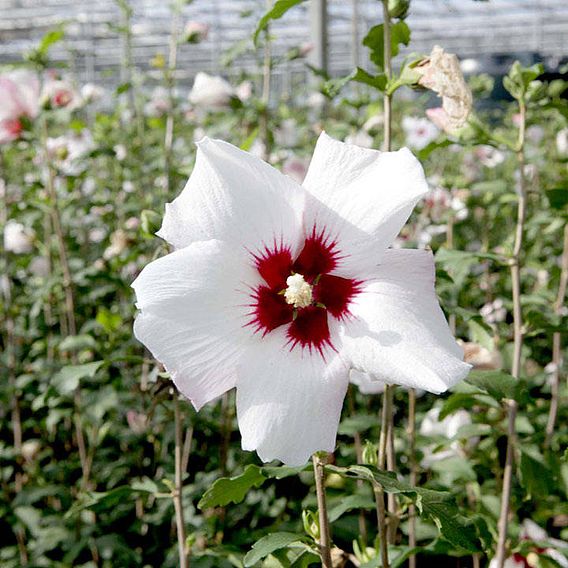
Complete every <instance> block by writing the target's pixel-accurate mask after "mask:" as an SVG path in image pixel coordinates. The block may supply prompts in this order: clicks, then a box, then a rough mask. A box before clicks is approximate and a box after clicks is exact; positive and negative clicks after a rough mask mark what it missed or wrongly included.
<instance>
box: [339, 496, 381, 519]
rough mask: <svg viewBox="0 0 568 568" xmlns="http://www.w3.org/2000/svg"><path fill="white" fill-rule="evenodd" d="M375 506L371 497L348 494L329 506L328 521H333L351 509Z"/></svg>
mask: <svg viewBox="0 0 568 568" xmlns="http://www.w3.org/2000/svg"><path fill="white" fill-rule="evenodd" d="M374 508H375V501H374V499H372V498H371V497H368V496H366V495H349V496H347V497H345V498H343V499H341V501H340V502H339V504H338V505H336V506H335V507H333V508H331V509H330V510H329V521H330V522H331V523H334V522H335V521H337V519H339V517H341V516H342V515H344V514H345V513H347V512H348V511H351V510H353V509H374Z"/></svg>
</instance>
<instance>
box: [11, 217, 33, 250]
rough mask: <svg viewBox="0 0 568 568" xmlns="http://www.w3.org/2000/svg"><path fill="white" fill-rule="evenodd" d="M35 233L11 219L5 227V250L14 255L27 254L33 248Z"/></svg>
mask: <svg viewBox="0 0 568 568" xmlns="http://www.w3.org/2000/svg"><path fill="white" fill-rule="evenodd" d="M34 235H35V233H34V231H33V230H32V229H30V228H28V227H25V226H24V225H22V223H18V221H15V220H14V219H9V220H8V221H7V222H6V225H5V226H4V248H5V250H7V251H8V252H13V253H14V254H25V253H27V252H30V251H31V250H32V248H33V238H34Z"/></svg>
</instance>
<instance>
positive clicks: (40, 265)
mask: <svg viewBox="0 0 568 568" xmlns="http://www.w3.org/2000/svg"><path fill="white" fill-rule="evenodd" d="M28 268H29V271H30V272H31V273H32V274H33V275H34V276H37V277H38V278H46V277H47V276H49V261H48V260H47V258H45V256H36V257H34V258H33V259H32V261H31V262H30V265H29V267H28Z"/></svg>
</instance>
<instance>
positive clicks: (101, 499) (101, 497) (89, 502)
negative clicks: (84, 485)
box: [65, 485, 151, 518]
mask: <svg viewBox="0 0 568 568" xmlns="http://www.w3.org/2000/svg"><path fill="white" fill-rule="evenodd" d="M140 493H151V492H150V491H146V490H144V489H141V488H140V487H138V488H136V489H135V488H133V487H131V486H129V485H121V486H120V487H115V488H114V489H111V490H110V491H100V492H99V491H89V492H88V493H86V494H84V495H83V496H82V497H81V498H80V499H79V500H78V501H76V502H75V503H74V504H73V505H72V506H71V508H70V509H69V510H68V511H67V513H65V518H70V517H74V516H75V515H77V514H78V513H80V512H81V511H84V510H85V509H89V510H92V511H94V512H95V513H98V512H101V511H105V510H109V509H113V508H114V507H116V506H118V505H121V504H124V503H125V501H127V499H128V498H129V497H131V496H132V495H138V494H140Z"/></svg>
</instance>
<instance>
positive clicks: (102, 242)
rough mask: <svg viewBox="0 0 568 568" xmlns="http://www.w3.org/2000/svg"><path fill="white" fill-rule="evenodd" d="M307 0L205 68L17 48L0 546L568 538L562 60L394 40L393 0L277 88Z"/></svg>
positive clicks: (61, 553)
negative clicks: (316, 67)
mask: <svg viewBox="0 0 568 568" xmlns="http://www.w3.org/2000/svg"><path fill="white" fill-rule="evenodd" d="M298 3H299V2H283V3H281V5H279V4H278V3H277V5H276V6H275V7H274V9H273V10H270V11H269V12H267V14H265V16H264V17H263V18H262V19H261V20H260V24H259V27H258V28H257V31H256V33H255V34H254V41H255V42H257V44H258V45H257V49H258V50H257V51H253V53H255V54H256V55H257V56H258V70H257V72H249V73H244V72H243V74H242V75H241V76H239V77H238V80H233V81H231V82H230V81H228V80H226V79H225V78H222V77H221V76H211V75H208V74H205V73H199V74H197V76H196V77H195V82H194V84H193V87H192V89H191V91H190V92H189V93H188V92H185V91H184V88H183V86H182V85H177V84H176V74H175V72H174V71H175V70H174V69H173V65H174V63H175V58H173V59H170V61H165V60H164V59H163V57H159V56H157V57H156V58H155V59H154V60H153V61H152V62H151V65H152V69H151V71H150V72H149V73H148V74H147V75H144V74H143V73H142V71H141V70H139V69H133V68H132V67H131V63H130V61H131V59H130V58H128V57H125V63H124V70H123V71H124V73H123V75H124V76H126V77H130V78H131V80H129V81H128V82H127V83H124V84H121V85H120V86H118V87H117V88H116V89H114V90H112V89H110V88H109V87H102V86H99V85H94V84H87V85H82V86H79V85H78V84H77V83H76V80H75V79H74V78H73V77H72V76H71V75H67V74H66V73H61V72H59V71H54V70H53V69H51V68H50V65H49V48H50V45H52V44H53V43H54V42H56V41H58V40H59V39H61V33H60V32H53V33H51V34H49V35H48V36H47V37H46V38H45V39H44V40H43V41H42V42H41V43H40V45H39V46H38V48H37V50H35V51H34V52H33V53H30V54H27V58H26V63H23V64H22V65H21V66H17V67H16V68H12V67H10V68H5V69H2V70H1V72H0V195H1V198H2V206H1V208H0V210H1V212H2V214H1V217H0V224H1V229H2V235H3V239H2V247H1V249H0V250H1V262H2V273H1V275H0V289H1V294H0V306H1V308H2V310H1V316H0V317H1V320H0V321H1V324H2V325H1V333H0V342H1V343H0V345H1V352H0V369H2V375H1V376H2V378H3V379H4V380H3V381H2V382H1V384H0V399H1V401H2V405H1V406H0V412H1V416H2V421H1V422H0V433H1V438H0V439H1V442H0V477H1V480H2V488H1V493H0V534H1V535H2V538H1V539H0V564H1V565H2V566H3V567H4V566H6V567H16V566H101V567H111V566H125V567H126V566H165V567H167V566H172V567H173V566H187V565H188V562H190V563H191V564H192V565H194V566H198V567H225V566H226V567H229V566H265V567H273V566H279V567H291V566H295V567H303V566H311V565H313V566H317V565H320V564H322V563H323V565H325V566H330V565H331V564H330V563H329V562H330V560H329V558H326V555H327V554H328V553H330V556H331V562H333V566H366V567H372V566H384V565H385V564H386V559H385V555H388V557H389V560H390V566H403V565H409V566H412V567H414V566H416V564H419V565H422V566H430V565H432V566H434V565H435V566H458V565H459V566H474V567H483V566H490V565H491V566H492V567H493V566H501V565H505V566H539V567H548V566H568V559H567V556H566V554H567V549H568V545H567V544H566V542H565V541H566V539H567V538H568V509H567V508H566V503H567V502H568V482H567V479H568V464H567V463H566V444H567V443H568V432H567V430H566V428H565V425H566V420H567V418H568V416H567V414H566V405H565V404H563V401H565V399H566V395H567V394H568V393H567V391H566V388H567V387H566V380H565V378H566V363H565V357H564V353H565V331H566V326H567V323H568V318H567V309H566V307H565V296H566V286H567V282H568V228H567V223H566V219H567V216H568V189H567V188H566V186H567V183H568V170H567V164H568V124H567V120H568V105H567V104H566V99H565V98H563V94H564V95H565V92H566V89H567V87H568V84H567V83H566V82H565V81H562V80H556V81H553V82H551V83H543V82H541V81H540V80H539V77H540V75H541V74H542V71H543V70H542V68H541V66H539V65H535V66H533V67H527V68H525V67H522V66H521V65H520V64H518V63H515V64H514V65H513V66H512V68H511V70H510V72H509V73H508V75H507V76H506V77H504V78H502V79H496V80H498V81H501V80H502V83H503V86H504V88H505V89H506V90H507V91H508V92H509V94H510V95H511V97H510V100H507V101H498V103H497V104H496V103H495V101H493V100H492V99H490V95H489V93H491V91H492V89H493V81H494V79H492V78H490V77H487V76H471V77H467V80H465V79H464V78H463V75H462V73H461V70H460V66H459V62H458V60H457V58H456V57H455V56H454V55H451V54H448V53H445V52H444V50H443V49H442V48H440V47H437V46H433V49H432V53H431V54H430V55H423V56H416V57H413V58H407V59H404V60H403V58H401V57H396V58H395V60H394V72H391V70H390V65H389V61H390V60H389V54H388V51H389V50H388V49H387V50H385V49H384V43H383V41H384V37H385V26H389V28H390V31H391V32H392V34H390V35H391V37H392V42H391V46H390V48H391V51H392V53H393V54H394V55H396V54H397V53H398V50H399V47H401V46H402V44H404V45H408V43H409V41H410V29H409V27H408V25H407V23H406V22H405V20H404V18H405V16H406V12H407V8H408V3H407V2H406V3H405V2H386V0H385V6H386V7H385V10H386V12H385V14H386V15H385V18H386V21H385V22H384V23H383V24H381V25H379V26H375V27H373V28H372V29H371V30H369V32H368V34H367V36H366V37H365V38H364V40H363V44H364V46H366V47H367V48H369V54H370V62H369V65H368V66H367V67H366V69H368V70H363V69H358V70H355V71H354V72H353V73H351V74H350V75H348V76H346V77H342V78H334V79H329V78H328V77H327V76H326V74H325V73H317V74H314V77H313V78H312V80H311V82H310V85H311V87H309V88H308V86H307V85H306V86H301V87H299V88H298V89H297V90H295V91H294V94H293V96H288V95H286V96H285V95H282V96H281V95H280V94H279V93H277V92H270V79H271V73H272V72H273V71H274V69H275V68H276V66H277V65H279V64H280V63H281V62H284V61H289V60H291V59H298V58H300V59H301V58H303V57H305V56H306V54H307V53H308V52H309V49H310V48H309V46H299V47H298V48H297V49H296V50H292V51H291V52H290V53H288V54H286V55H285V56H283V57H280V56H273V57H272V58H271V52H270V49H269V48H270V45H269V43H268V45H267V42H270V41H271V39H272V38H271V35H270V34H269V33H267V32H266V26H268V24H269V22H270V21H271V19H273V18H279V17H285V12H286V10H287V9H289V8H291V7H292V6H293V5H295V4H298ZM284 5H285V6H284ZM121 6H122V9H123V10H126V11H127V8H128V5H127V4H126V3H125V4H121ZM389 6H390V18H392V21H390V18H389V16H388V14H389V12H388V9H387V8H388V7H389ZM179 10H180V9H179V7H178V8H174V9H173V14H172V17H173V18H175V19H176V22H178V19H179V17H180V16H181V15H182V12H180V11H179ZM178 24H179V22H178ZM182 28H183V29H182ZM122 33H125V34H126V36H127V38H126V39H128V34H129V33H130V32H129V29H128V27H125V28H124V29H123V30H122ZM172 34H174V37H173V38H172V44H173V45H174V46H175V45H178V49H192V45H193V44H195V43H199V42H206V41H208V40H207V34H208V27H207V26H206V25H204V24H201V23H200V22H189V23H188V24H187V25H186V26H185V27H183V26H180V25H174V26H172ZM387 37H389V36H388V34H387ZM125 45H128V41H126V42H125ZM251 50H252V47H251ZM242 52H243V47H242V46H241V45H239V46H236V48H235V49H234V50H232V51H231V52H230V53H228V54H225V56H224V58H223V59H224V62H225V63H226V64H227V65H231V64H232V62H233V60H235V58H238V57H240V55H242ZM317 81H320V83H319V85H318V86H317V87H314V85H316V82H317ZM267 85H268V87H267ZM409 87H411V88H412V89H413V91H412V92H413V93H414V96H413V97H411V98H409V97H399V96H398V95H399V89H400V90H402V89H405V90H407V92H408V93H409V92H410V90H409ZM391 107H392V109H391V110H392V113H390V112H386V113H385V109H387V110H388V109H389V108H391ZM428 107H432V108H428ZM389 126H390V127H392V128H389ZM324 130H325V132H323V131H324ZM196 143H197V144H196ZM381 147H385V148H386V149H388V150H391V149H392V150H394V151H389V152H388V153H383V152H378V151H377V150H378V149H379V148H381ZM403 147H407V148H405V149H402V148H403ZM266 162H268V164H267V163H266ZM188 179H189V181H187V180H188ZM186 182H187V183H186ZM184 184H186V185H185V186H184ZM132 288H134V290H133V289H132ZM393 384H394V385H398V388H396V389H393V387H392V386H390V385H393ZM234 387H236V389H235V388H234ZM178 389H179V391H178ZM441 393H443V394H441ZM381 422H382V424H381ZM312 454H313V455H314V465H312V463H311V462H310V461H309V460H310V458H311V456H312ZM314 470H315V472H316V479H317V480H318V483H319V481H324V483H325V487H324V488H322V486H319V485H318V487H317V491H316V482H315V481H314ZM318 472H319V473H318ZM318 476H319V477H318ZM323 493H325V494H326V497H327V519H328V521H329V524H330V525H331V543H332V544H331V550H329V549H328V548H329V547H328V544H329V543H326V539H325V532H326V531H325V524H323V519H322V518H321V517H319V516H318V512H320V513H321V509H322V504H321V497H322V494H323ZM503 503H505V504H507V505H508V507H507V508H505V510H503ZM381 505H384V508H386V512H381ZM377 515H378V518H379V522H378V521H377ZM500 519H501V522H499V520H500ZM381 521H384V526H383V523H382V522H381ZM503 521H504V523H503ZM383 529H384V532H383ZM188 559H189V560H188Z"/></svg>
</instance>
